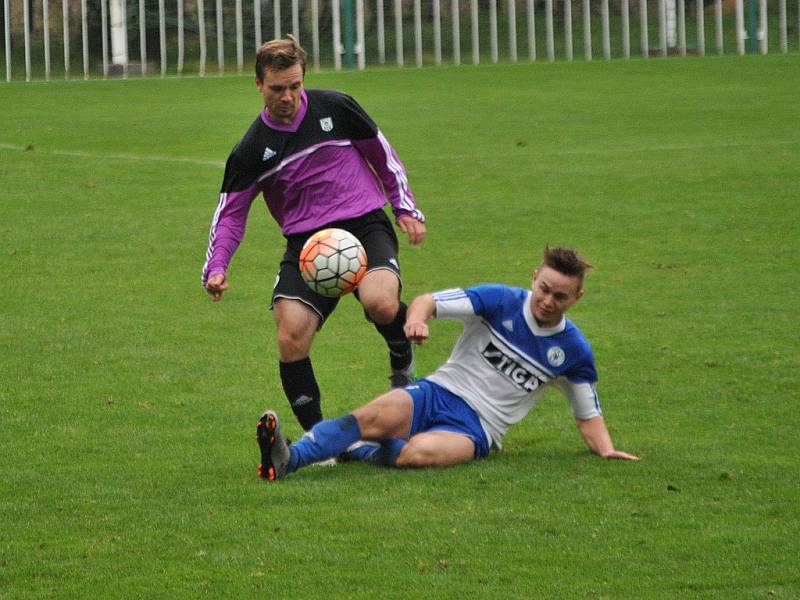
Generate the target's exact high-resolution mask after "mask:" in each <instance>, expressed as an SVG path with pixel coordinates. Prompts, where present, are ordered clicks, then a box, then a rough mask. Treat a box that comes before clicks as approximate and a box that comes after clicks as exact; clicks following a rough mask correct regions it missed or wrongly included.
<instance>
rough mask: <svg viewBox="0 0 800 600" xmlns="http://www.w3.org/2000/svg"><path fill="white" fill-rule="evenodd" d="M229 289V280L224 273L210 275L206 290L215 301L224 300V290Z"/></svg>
mask: <svg viewBox="0 0 800 600" xmlns="http://www.w3.org/2000/svg"><path fill="white" fill-rule="evenodd" d="M227 289H228V282H227V281H226V280H225V275H223V274H222V273H219V274H217V275H214V276H212V277H209V278H208V281H206V291H207V292H208V294H209V296H211V299H212V300H213V301H214V302H219V301H220V300H222V292H224V291H225V290H227Z"/></svg>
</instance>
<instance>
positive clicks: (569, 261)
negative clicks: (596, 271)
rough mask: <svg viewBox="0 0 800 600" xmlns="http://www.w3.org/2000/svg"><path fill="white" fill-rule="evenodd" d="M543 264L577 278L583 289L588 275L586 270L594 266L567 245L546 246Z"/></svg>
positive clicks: (579, 285) (579, 287)
mask: <svg viewBox="0 0 800 600" xmlns="http://www.w3.org/2000/svg"><path fill="white" fill-rule="evenodd" d="M542 264H543V265H545V266H548V267H550V268H551V269H554V270H556V271H558V272H559V273H562V274H564V275H568V276H570V277H575V278H577V280H578V290H581V289H583V279H584V277H585V276H586V271H588V270H589V269H592V268H593V267H592V265H591V264H589V263H588V262H587V261H586V259H584V258H583V257H582V256H579V255H578V253H577V252H575V250H573V249H572V248H567V247H566V246H554V247H553V248H551V247H550V246H545V247H544V259H543V261H542Z"/></svg>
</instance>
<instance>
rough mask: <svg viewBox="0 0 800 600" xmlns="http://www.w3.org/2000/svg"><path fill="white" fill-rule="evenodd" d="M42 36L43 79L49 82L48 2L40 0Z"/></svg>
mask: <svg viewBox="0 0 800 600" xmlns="http://www.w3.org/2000/svg"><path fill="white" fill-rule="evenodd" d="M42 22H43V23H42V34H43V35H44V39H43V43H44V79H45V81H50V2H49V1H48V0H42Z"/></svg>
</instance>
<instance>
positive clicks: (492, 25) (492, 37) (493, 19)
mask: <svg viewBox="0 0 800 600" xmlns="http://www.w3.org/2000/svg"><path fill="white" fill-rule="evenodd" d="M489 54H490V56H491V58H492V62H493V63H496V62H497V60H498V53H497V0H489Z"/></svg>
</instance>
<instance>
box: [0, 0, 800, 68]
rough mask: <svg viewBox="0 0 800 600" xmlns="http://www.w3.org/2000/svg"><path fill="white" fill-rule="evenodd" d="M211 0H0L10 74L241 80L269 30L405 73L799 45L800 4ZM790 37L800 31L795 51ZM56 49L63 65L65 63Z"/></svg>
mask: <svg viewBox="0 0 800 600" xmlns="http://www.w3.org/2000/svg"><path fill="white" fill-rule="evenodd" d="M790 1H791V3H792V4H791V5H790V4H787V2H790ZM212 2H213V6H206V4H205V2H204V0H130V4H129V3H128V0H61V2H60V6H58V5H59V2H58V0H3V14H2V17H3V32H4V44H3V49H4V52H3V54H4V61H5V71H6V77H5V79H6V81H12V80H13V79H15V78H16V79H19V78H21V77H22V75H23V73H24V77H25V79H26V80H27V81H31V80H33V79H45V80H49V79H51V78H52V77H53V76H57V75H63V76H64V77H65V78H70V77H75V76H82V77H83V78H84V79H89V78H91V77H103V78H107V77H115V76H119V77H128V76H131V75H140V76H145V77H147V76H151V75H161V76H165V75H167V74H178V75H181V74H189V73H192V74H193V73H196V74H198V75H200V76H205V75H206V74H208V73H210V72H217V73H224V72H226V70H228V69H230V68H233V67H235V70H236V72H239V73H241V72H243V71H244V70H245V69H246V68H247V69H249V68H250V61H249V60H248V61H246V60H245V54H246V53H250V54H251V55H252V54H254V52H255V49H256V48H257V47H258V46H260V45H261V43H262V41H264V40H265V38H266V37H267V36H269V37H270V38H272V37H281V36H283V35H285V34H286V33H292V34H294V35H295V37H297V38H298V39H299V40H300V41H301V43H303V44H304V45H305V46H306V49H307V50H308V51H309V59H310V67H311V68H313V69H317V70H319V69H322V68H333V69H335V70H339V69H343V68H357V69H365V68H368V67H369V66H373V65H385V64H396V65H397V66H401V67H402V66H406V64H407V63H409V62H411V61H408V60H407V58H406V53H407V52H412V53H413V64H414V65H415V66H417V67H420V66H423V65H425V64H432V65H441V64H453V65H459V64H462V61H463V60H464V58H465V57H466V56H469V61H470V62H471V63H472V64H479V63H480V62H482V61H489V62H498V61H500V60H504V61H510V62H517V61H519V60H527V61H537V60H542V58H541V57H542V56H543V57H544V60H547V61H550V62H552V61H555V60H566V61H573V60H575V52H574V51H575V47H576V45H577V44H578V43H580V42H581V41H582V58H583V60H586V61H592V60H597V59H598V58H599V57H602V59H603V60H612V59H618V58H621V59H630V58H631V57H632V56H640V57H642V58H648V57H650V56H667V55H678V56H686V55H687V54H689V53H695V54H698V55H703V54H705V53H706V52H707V51H713V52H716V53H718V54H724V53H726V52H728V53H730V52H736V53H737V54H745V53H746V52H750V53H762V54H766V53H768V52H770V51H772V52H782V53H787V52H789V51H790V45H791V46H792V50H797V49H798V48H800V0H769V3H768V1H767V0H612V2H613V4H610V2H609V0H425V1H423V0H209V4H211V3H212ZM692 2H693V3H692ZM795 2H796V4H795ZM791 12H794V13H795V14H794V15H791V14H790V13H791ZM776 13H777V17H776V16H775V15H776ZM576 29H577V30H578V31H579V33H577V34H576V32H575V30H576ZM792 32H796V34H797V35H796V37H795V36H794V35H792V42H791V44H790V35H789V34H790V33H792ZM706 33H710V35H709V41H707V40H706ZM637 41H638V44H637V43H636V42H637ZM59 42H61V43H60V44H59ZM210 44H211V45H212V46H213V47H214V48H215V50H216V61H215V62H214V63H210V62H209V56H208V48H209V45H210ZM539 45H541V46H543V49H544V53H543V54H541V53H540V52H539V51H538V50H539V48H537V46H539ZM58 46H61V49H60V51H59V49H58ZM637 46H638V52H633V51H632V50H631V48H632V47H633V48H636V47H637ZM521 49H524V50H521ZM131 50H133V52H131ZM462 52H463V54H462ZM520 52H521V53H522V55H523V57H522V58H521V57H520ZM76 53H77V54H79V56H80V59H81V60H79V61H78V60H76V59H75V58H74V57H75V54H76ZM54 54H60V55H61V57H60V58H63V69H62V68H61V65H60V61H58V62H59V64H56V61H54V58H56V60H57V57H54ZM156 56H157V61H156V60H152V59H153V58H154V57H156ZM231 56H235V60H234V59H232V58H231ZM579 56H580V54H579ZM132 58H133V60H132ZM76 63H80V66H79V67H76ZM76 70H77V73H76Z"/></svg>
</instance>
